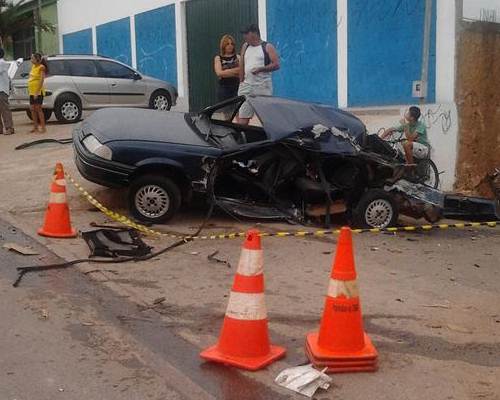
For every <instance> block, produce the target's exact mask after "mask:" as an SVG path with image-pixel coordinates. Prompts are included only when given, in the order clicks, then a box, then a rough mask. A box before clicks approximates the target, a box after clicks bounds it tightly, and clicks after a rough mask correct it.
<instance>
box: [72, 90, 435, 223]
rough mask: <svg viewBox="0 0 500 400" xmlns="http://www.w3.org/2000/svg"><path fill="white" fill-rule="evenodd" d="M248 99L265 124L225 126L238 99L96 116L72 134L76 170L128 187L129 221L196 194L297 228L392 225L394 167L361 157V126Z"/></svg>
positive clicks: (284, 103)
mask: <svg viewBox="0 0 500 400" xmlns="http://www.w3.org/2000/svg"><path fill="white" fill-rule="evenodd" d="M247 100H248V101H249V102H250V104H251V105H252V107H253V108H254V110H255V111H256V114H257V116H258V118H259V120H260V122H261V125H262V126H243V125H239V124H237V123H234V122H232V121H233V120H234V117H235V115H236V113H237V112H238V109H239V107H240V106H241V104H242V103H243V102H244V101H245V97H237V98H234V99H230V100H228V101H225V102H222V103H219V104H217V105H215V106H213V107H209V108H206V109H205V110H203V111H202V112H200V113H186V114H184V113H178V112H167V113H157V112H154V111H148V110H133V109H105V110H99V111H96V112H95V113H93V114H92V115H91V116H90V117H89V118H87V119H86V120H85V121H83V123H82V124H81V125H80V126H78V127H77V128H75V130H74V133H73V143H74V149H75V159H76V165H77V167H78V169H79V171H80V173H81V174H82V175H83V176H84V177H85V178H86V179H88V180H90V181H92V182H96V183H98V184H101V185H104V186H109V187H120V186H123V187H128V188H129V195H128V202H129V206H130V210H131V212H132V214H133V215H134V216H135V217H136V218H137V219H139V220H142V221H147V222H152V223H159V222H165V221H167V220H168V219H169V218H171V217H172V216H173V215H174V214H175V213H176V212H177V210H178V209H179V206H180V205H181V203H183V202H188V200H189V199H190V198H191V195H192V194H193V193H195V192H199V193H203V194H204V195H206V196H207V197H208V199H209V200H210V201H215V204H216V205H217V206H219V207H221V208H223V209H225V210H227V211H228V212H231V213H234V214H237V215H239V216H244V217H250V218H267V219H282V220H292V221H296V222H299V223H303V222H305V221H307V220H316V221H317V220H318V219H321V218H326V219H327V218H329V216H330V215H331V214H335V213H347V215H348V217H349V218H350V219H351V220H352V221H353V223H354V224H356V225H359V226H367V227H377V228H384V227H387V226H390V225H393V224H395V223H396V221H397V218H398V212H399V203H398V201H397V200H396V196H395V195H394V193H392V192H391V190H394V188H393V187H391V186H390V185H392V184H394V183H395V182H396V181H397V180H398V179H399V177H400V176H401V174H402V173H401V166H398V165H394V164H393V163H391V162H388V161H387V160H386V159H385V158H384V157H383V156H381V155H379V154H376V153H374V152H371V151H369V150H366V151H365V150H364V149H363V146H364V145H365V143H366V142H367V140H366V139H367V132H366V128H365V126H364V124H363V123H362V122H361V121H360V120H359V119H358V118H356V117H355V116H353V115H352V114H349V113H347V112H344V111H341V110H338V109H336V108H334V107H330V106H326V105H320V104H311V103H305V102H298V101H292V100H286V99H280V98H276V97H268V96H257V97H248V98H247ZM398 174H399V175H398ZM388 185H389V186H388ZM402 190H404V188H403V189H402ZM429 190H431V188H429ZM432 190H434V189H432ZM403 197H404V196H403ZM404 199H405V198H404Z"/></svg>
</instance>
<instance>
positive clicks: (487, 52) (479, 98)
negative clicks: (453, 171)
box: [457, 22, 500, 196]
mask: <svg viewBox="0 0 500 400" xmlns="http://www.w3.org/2000/svg"><path fill="white" fill-rule="evenodd" d="M462 28H463V29H462V31H461V33H460V37H459V42H458V49H457V50H458V54H457V57H458V62H457V67H458V70H457V105H458V111H459V115H460V136H459V151H458V153H459V155H458V169H457V188H458V189H459V190H465V191H474V192H478V193H479V194H481V195H488V196H491V195H492V192H491V189H490V188H489V186H488V184H487V179H486V176H487V174H488V173H490V172H492V171H493V170H494V169H495V168H496V167H500V25H499V24H494V23H486V22H473V23H463V26H462Z"/></svg>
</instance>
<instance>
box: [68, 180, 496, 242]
mask: <svg viewBox="0 0 500 400" xmlns="http://www.w3.org/2000/svg"><path fill="white" fill-rule="evenodd" d="M65 175H66V178H67V179H68V180H69V181H70V182H71V183H72V184H73V186H74V187H75V188H76V189H77V190H78V191H79V192H80V194H81V195H82V196H83V197H84V198H85V199H86V200H87V201H88V202H89V203H90V204H92V205H93V206H94V207H96V208H97V209H98V210H99V211H101V212H102V213H103V214H104V215H106V216H107V217H109V218H111V219H112V220H114V221H116V222H119V223H121V224H123V225H126V226H129V227H131V228H134V229H136V230H138V231H140V232H142V233H144V234H146V235H151V236H161V237H168V238H172V239H186V240H220V239H236V238H241V237H245V235H246V233H245V232H232V233H222V234H213V235H198V236H190V235H177V234H173V233H168V232H161V231H157V230H154V229H151V228H149V227H147V226H146V225H142V224H138V223H137V222H134V221H132V220H131V219H130V218H128V217H126V216H125V215H122V214H119V213H117V212H115V211H112V210H110V209H109V208H107V207H106V206H104V205H103V204H101V203H100V202H99V201H98V200H96V199H95V198H94V197H93V196H92V195H91V194H90V193H89V192H88V191H87V190H85V189H84V188H83V187H82V186H81V185H80V184H79V183H78V182H76V181H75V180H74V179H73V177H72V176H71V175H70V174H68V173H67V172H66V173H65ZM499 225H500V222H497V221H488V222H464V223H456V224H428V225H414V226H401V227H391V228H383V229H379V228H372V229H352V233H384V232H387V233H395V232H418V231H420V232H421V231H430V230H438V229H453V228H458V229H463V228H479V227H482V226H487V227H490V228H495V227H497V226H499ZM338 234H340V229H329V230H315V231H290V232H261V234H260V236H261V237H311V236H313V237H323V236H328V235H338Z"/></svg>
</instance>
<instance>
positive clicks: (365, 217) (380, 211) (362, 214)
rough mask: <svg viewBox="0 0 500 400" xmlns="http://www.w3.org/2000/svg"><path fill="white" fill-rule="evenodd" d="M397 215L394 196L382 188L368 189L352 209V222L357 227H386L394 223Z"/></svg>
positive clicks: (396, 220)
mask: <svg viewBox="0 0 500 400" xmlns="http://www.w3.org/2000/svg"><path fill="white" fill-rule="evenodd" d="M398 216H399V211H398V207H397V204H396V202H395V200H394V198H393V197H392V196H391V195H390V194H389V193H387V192H386V191H384V190H382V189H369V190H368V191H367V192H365V193H364V194H363V196H361V199H360V200H359V202H358V203H357V204H356V206H355V207H354V209H353V210H352V222H353V224H354V226H355V227H357V228H369V229H371V228H378V229H384V228H388V227H390V226H394V225H396V223H397V222H398Z"/></svg>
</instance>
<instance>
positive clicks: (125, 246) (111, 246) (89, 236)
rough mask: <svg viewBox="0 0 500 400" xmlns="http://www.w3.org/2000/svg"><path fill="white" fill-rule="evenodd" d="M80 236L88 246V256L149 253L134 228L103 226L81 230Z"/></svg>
mask: <svg viewBox="0 0 500 400" xmlns="http://www.w3.org/2000/svg"><path fill="white" fill-rule="evenodd" d="M82 237H83V240H85V242H86V243H87V245H88V246H89V249H90V255H89V257H113V258H115V257H120V256H126V257H144V256H146V255H148V254H150V253H151V247H150V246H148V245H146V243H144V242H143V241H142V239H141V237H140V235H139V232H137V231H136V230H134V229H127V228H122V229H105V228H103V229H97V230H93V231H87V232H82Z"/></svg>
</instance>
